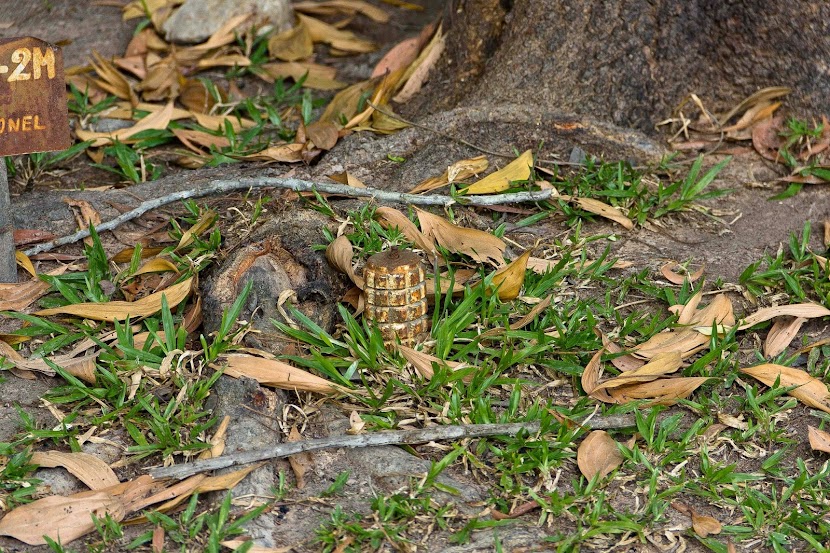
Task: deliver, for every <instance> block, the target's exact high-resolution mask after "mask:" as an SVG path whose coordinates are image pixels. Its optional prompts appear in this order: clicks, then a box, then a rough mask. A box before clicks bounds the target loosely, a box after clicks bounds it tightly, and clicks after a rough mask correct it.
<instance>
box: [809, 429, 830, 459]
mask: <svg viewBox="0 0 830 553" xmlns="http://www.w3.org/2000/svg"><path fill="white" fill-rule="evenodd" d="M807 433H808V435H809V438H810V447H811V448H812V449H813V450H814V451H822V452H824V453H830V434H828V433H827V432H825V431H824V430H819V429H818V428H816V427H815V426H808V427H807Z"/></svg>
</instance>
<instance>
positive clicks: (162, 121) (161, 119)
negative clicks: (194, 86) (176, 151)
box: [75, 102, 173, 147]
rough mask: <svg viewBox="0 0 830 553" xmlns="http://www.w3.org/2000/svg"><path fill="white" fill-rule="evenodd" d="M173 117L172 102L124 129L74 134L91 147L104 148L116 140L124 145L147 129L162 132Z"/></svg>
mask: <svg viewBox="0 0 830 553" xmlns="http://www.w3.org/2000/svg"><path fill="white" fill-rule="evenodd" d="M172 116H173V102H168V103H167V105H166V106H165V107H164V108H163V109H159V110H157V111H155V112H153V113H150V114H149V115H147V116H145V117H144V118H143V119H141V120H140V121H139V122H138V123H136V124H135V125H133V126H132V127H129V128H126V129H119V130H117V131H114V132H111V133H106V132H92V131H85V130H83V129H76V130H75V134H76V135H77V136H78V138H79V139H80V140H91V141H92V144H91V145H92V146H96V147H97V146H106V145H108V144H112V143H113V142H115V141H116V140H118V141H119V142H124V143H128V144H129V143H132V142H135V140H133V139H132V138H131V137H132V136H134V135H136V134H138V133H140V132H142V131H146V130H149V129H155V130H164V129H166V128H167V125H168V124H170V121H171V120H172Z"/></svg>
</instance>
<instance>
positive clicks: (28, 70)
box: [0, 37, 72, 282]
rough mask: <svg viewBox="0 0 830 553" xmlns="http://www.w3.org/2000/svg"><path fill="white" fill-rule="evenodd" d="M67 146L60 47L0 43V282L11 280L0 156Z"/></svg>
mask: <svg viewBox="0 0 830 553" xmlns="http://www.w3.org/2000/svg"><path fill="white" fill-rule="evenodd" d="M71 145H72V138H71V137H70V136H69V113H68V110H67V105H66V84H65V80H64V76H63V53H62V52H61V49H60V48H58V47H56V46H52V45H51V44H49V43H47V42H44V41H42V40H40V39H37V38H32V37H21V38H6V39H0V282H17V267H16V262H15V257H14V234H13V233H14V228H13V224H14V221H13V220H12V214H11V202H10V200H9V182H8V176H7V174H6V160H5V158H4V157H3V156H11V155H19V154H28V153H32V152H49V151H53V150H65V149H66V148H69V147H70V146H71Z"/></svg>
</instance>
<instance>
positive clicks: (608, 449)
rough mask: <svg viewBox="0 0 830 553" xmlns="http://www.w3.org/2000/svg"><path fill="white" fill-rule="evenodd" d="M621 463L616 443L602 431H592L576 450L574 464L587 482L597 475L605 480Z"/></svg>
mask: <svg viewBox="0 0 830 553" xmlns="http://www.w3.org/2000/svg"><path fill="white" fill-rule="evenodd" d="M622 461H623V456H622V453H620V449H619V448H618V447H617V442H616V441H614V438H612V437H611V436H609V435H608V432H606V431H604V430H594V431H593V432H591V433H590V434H588V436H586V437H585V439H584V440H582V443H581V444H579V448H578V449H577V450H576V464H577V466H578V467H579V471H580V472H581V473H582V475H583V476H584V477H585V478H587V479H588V480H591V479H592V478H594V476H597V475H599V478H605V477H606V476H608V475H609V474H610V473H611V471H613V470H614V469H615V468H617V467H618V466H620V464H622Z"/></svg>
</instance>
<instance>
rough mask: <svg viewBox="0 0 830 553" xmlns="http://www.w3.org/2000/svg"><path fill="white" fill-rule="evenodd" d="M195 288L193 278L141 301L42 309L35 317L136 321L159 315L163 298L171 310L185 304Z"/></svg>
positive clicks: (71, 305) (83, 304)
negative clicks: (55, 316) (61, 315)
mask: <svg viewBox="0 0 830 553" xmlns="http://www.w3.org/2000/svg"><path fill="white" fill-rule="evenodd" d="M192 287H193V277H190V278H189V279H187V280H185V281H183V282H180V283H179V284H174V285H173V286H171V287H169V288H166V289H164V290H160V291H158V292H155V293H154V294H150V295H149V296H146V297H144V298H141V299H140V300H137V301H133V302H128V301H110V302H104V303H76V304H70V305H65V306H63V307H54V308H52V309H42V310H40V311H37V312H36V313H35V315H38V316H41V317H44V316H47V315H59V314H65V315H75V316H78V317H84V318H86V319H93V320H96V321H109V322H113V321H123V320H124V319H127V318H128V317H130V318H132V319H135V318H136V317H149V316H150V315H153V314H155V313H157V312H158V311H159V310H160V309H161V298H162V296H165V297H166V298H167V305H168V306H169V307H170V309H173V308H174V307H175V306H177V305H179V304H180V303H181V302H183V301H184V300H185V299H186V298H187V296H189V295H190V290H191V288H192Z"/></svg>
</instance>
